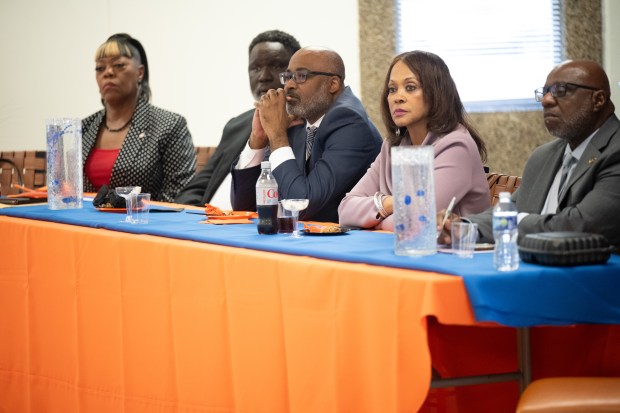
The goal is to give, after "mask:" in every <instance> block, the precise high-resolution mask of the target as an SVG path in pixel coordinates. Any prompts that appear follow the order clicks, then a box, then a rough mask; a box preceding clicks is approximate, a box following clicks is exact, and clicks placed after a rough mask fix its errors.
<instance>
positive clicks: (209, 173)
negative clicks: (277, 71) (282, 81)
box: [175, 109, 254, 206]
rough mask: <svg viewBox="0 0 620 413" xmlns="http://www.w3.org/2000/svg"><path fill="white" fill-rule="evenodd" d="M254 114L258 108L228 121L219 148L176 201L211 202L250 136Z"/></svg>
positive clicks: (191, 202) (187, 202) (191, 203)
mask: <svg viewBox="0 0 620 413" xmlns="http://www.w3.org/2000/svg"><path fill="white" fill-rule="evenodd" d="M253 116H254V109H251V110H249V111H247V112H245V113H242V114H241V115H239V116H237V117H235V118H233V119H231V120H229V121H228V122H227V123H226V126H224V130H223V132H222V138H221V139H220V142H219V143H218V145H217V149H216V150H215V152H214V153H213V155H212V156H211V158H209V160H208V161H207V163H206V164H205V166H204V168H203V169H202V170H201V171H200V172H199V173H198V174H197V175H196V176H195V177H194V179H193V180H192V181H191V182H190V183H189V184H188V185H187V186H186V187H185V188H183V190H182V191H181V193H180V194H179V195H178V196H177V197H176V199H175V202H176V203H179V204H187V205H198V206H203V205H204V204H206V203H209V202H210V201H211V198H213V195H214V194H215V192H216V191H217V189H218V188H219V186H220V185H221V183H222V181H224V179H225V178H226V175H228V173H229V172H230V168H231V165H232V163H233V162H234V161H235V159H236V158H238V156H239V154H240V153H241V151H242V150H243V147H244V145H245V144H246V142H247V141H248V138H249V137H250V133H251V131H252V117H253Z"/></svg>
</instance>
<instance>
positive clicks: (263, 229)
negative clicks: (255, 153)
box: [256, 161, 278, 234]
mask: <svg viewBox="0 0 620 413" xmlns="http://www.w3.org/2000/svg"><path fill="white" fill-rule="evenodd" d="M260 167H261V169H262V171H261V173H260V176H259V177H258V181H256V212H258V233H259V234H277V233H278V183H277V182H276V179H275V178H274V177H273V175H271V163H269V161H263V162H261V164H260Z"/></svg>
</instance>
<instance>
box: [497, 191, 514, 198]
mask: <svg viewBox="0 0 620 413" xmlns="http://www.w3.org/2000/svg"><path fill="white" fill-rule="evenodd" d="M511 195H512V194H511V193H510V192H500V193H499V197H500V198H510V196H511Z"/></svg>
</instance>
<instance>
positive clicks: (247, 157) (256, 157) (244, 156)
mask: <svg viewBox="0 0 620 413" xmlns="http://www.w3.org/2000/svg"><path fill="white" fill-rule="evenodd" d="M324 117H325V115H323V116H321V117H320V118H319V120H317V121H316V122H314V123H313V124H309V123H308V122H306V130H308V128H309V127H311V126H314V127H316V128H318V127H319V126H320V125H321V122H322V121H323V118H324ZM265 151H266V148H262V149H252V148H250V141H249V140H248V143H247V144H246V145H245V148H243V151H242V152H241V155H239V162H237V165H235V169H247V168H252V167H254V166H258V165H260V163H261V162H262V161H263V160H264V158H265ZM289 159H295V154H294V153H293V148H291V147H290V146H283V147H281V148H278V149H276V150H275V151H273V152H271V155H269V162H271V170H272V171H273V170H274V169H276V168H277V167H278V166H279V165H281V164H282V163H284V162H286V161H288V160H289Z"/></svg>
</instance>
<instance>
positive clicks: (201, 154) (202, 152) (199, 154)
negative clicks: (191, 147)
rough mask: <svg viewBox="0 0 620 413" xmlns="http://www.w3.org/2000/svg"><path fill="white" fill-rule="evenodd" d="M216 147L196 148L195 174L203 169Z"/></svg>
mask: <svg viewBox="0 0 620 413" xmlns="http://www.w3.org/2000/svg"><path fill="white" fill-rule="evenodd" d="M216 149H217V146H196V174H197V173H198V172H200V171H201V170H202V168H204V166H205V165H206V163H207V161H208V160H209V158H211V156H212V155H213V153H214V152H215V150H216Z"/></svg>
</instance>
